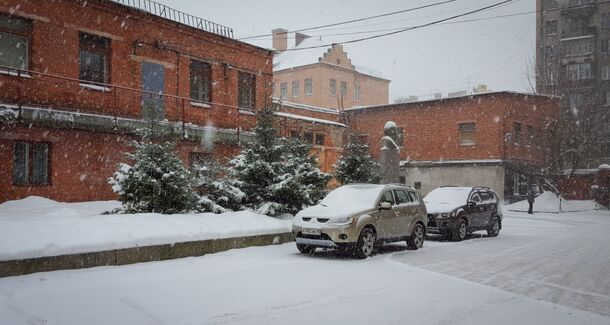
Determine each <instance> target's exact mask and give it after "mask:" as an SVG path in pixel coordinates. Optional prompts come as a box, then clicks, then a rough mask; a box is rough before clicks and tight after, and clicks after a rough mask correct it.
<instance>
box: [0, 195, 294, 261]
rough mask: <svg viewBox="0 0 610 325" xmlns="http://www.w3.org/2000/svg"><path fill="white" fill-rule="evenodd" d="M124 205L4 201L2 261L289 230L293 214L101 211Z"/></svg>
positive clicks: (0, 232) (0, 212)
mask: <svg viewBox="0 0 610 325" xmlns="http://www.w3.org/2000/svg"><path fill="white" fill-rule="evenodd" d="M120 206H121V203H120V202H118V201H98V202H82V203H60V202H56V201H53V200H49V199H44V198H40V197H28V198H26V199H23V200H17V201H9V202H5V203H3V204H0V261H4V260H13V259H22V258H34V257H41V256H56V255H64V254H75V253H85V252H94V251H103V250H112V249H119V248H129V247H138V246H149V245H160V244H171V243H176V242H187V241H196V240H206V239H217V238H230V237H241V236H252V235H260V234H272V233H282V232H289V231H290V221H289V220H279V219H276V218H269V217H267V216H263V215H259V214H256V213H253V212H251V211H240V212H230V213H223V214H213V213H203V214H174V215H162V214H157V213H141V214H117V215H102V213H103V212H104V211H109V210H112V209H116V208H119V207H120Z"/></svg>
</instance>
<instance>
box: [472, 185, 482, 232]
mask: <svg viewBox="0 0 610 325" xmlns="http://www.w3.org/2000/svg"><path fill="white" fill-rule="evenodd" d="M468 202H469V203H470V202H474V206H469V207H468V211H469V212H470V213H469V214H470V217H469V219H468V224H469V226H470V227H471V228H478V227H482V225H483V222H484V219H485V205H484V204H483V203H482V200H481V194H480V193H479V192H478V191H476V192H472V194H471V195H470V199H469V200H468Z"/></svg>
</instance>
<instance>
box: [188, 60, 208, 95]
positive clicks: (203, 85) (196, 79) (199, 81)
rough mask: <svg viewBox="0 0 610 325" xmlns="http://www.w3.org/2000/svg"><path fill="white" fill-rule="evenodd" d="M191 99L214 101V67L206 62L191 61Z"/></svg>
mask: <svg viewBox="0 0 610 325" xmlns="http://www.w3.org/2000/svg"><path fill="white" fill-rule="evenodd" d="M190 78H191V98H192V99H194V100H199V101H203V102H211V101H212V65H211V64H209V63H206V62H201V61H196V60H192V61H191V66H190Z"/></svg>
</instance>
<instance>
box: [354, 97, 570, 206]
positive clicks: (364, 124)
mask: <svg viewBox="0 0 610 325" xmlns="http://www.w3.org/2000/svg"><path fill="white" fill-rule="evenodd" d="M558 113H559V102H558V99H555V98H551V97H548V96H540V95H531V94H521V93H516V92H489V93H482V94H474V95H468V96H463V97H456V98H444V99H439V100H430V101H422V102H416V103H404V104H392V105H382V106H369V107H365V108H355V109H349V110H346V114H347V116H346V120H347V124H348V127H349V130H350V132H354V133H356V134H359V136H360V139H361V141H364V142H367V143H368V144H369V145H370V147H371V154H372V155H373V157H375V158H377V157H378V155H379V152H380V149H381V138H382V136H383V132H384V125H385V123H386V122H387V121H394V122H395V123H396V124H397V127H398V129H399V131H400V133H401V134H402V137H400V139H398V140H399V141H398V142H399V143H398V145H399V146H400V158H401V175H402V176H401V180H402V181H404V182H406V183H407V184H410V185H413V186H415V187H418V188H421V189H422V192H423V193H424V194H426V193H427V192H428V191H430V190H431V189H434V188H436V187H438V186H442V185H464V186H467V185H470V186H475V185H481V186H489V187H490V188H493V189H495V190H496V191H497V193H498V194H499V195H503V196H504V197H505V198H507V199H509V200H512V199H513V198H519V197H521V196H523V195H525V194H526V192H527V186H528V184H530V183H536V180H535V177H534V174H535V172H536V171H537V168H538V167H540V166H541V165H542V164H543V162H544V159H545V157H546V156H547V154H548V153H549V150H550V147H549V144H550V143H552V141H553V135H552V130H553V128H554V127H553V126H554V123H555V122H556V119H557V117H558Z"/></svg>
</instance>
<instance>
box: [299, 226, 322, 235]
mask: <svg viewBox="0 0 610 325" xmlns="http://www.w3.org/2000/svg"><path fill="white" fill-rule="evenodd" d="M301 232H302V233H303V234H304V235H319V234H321V233H322V232H321V231H320V229H317V228H303V229H302V230H301Z"/></svg>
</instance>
